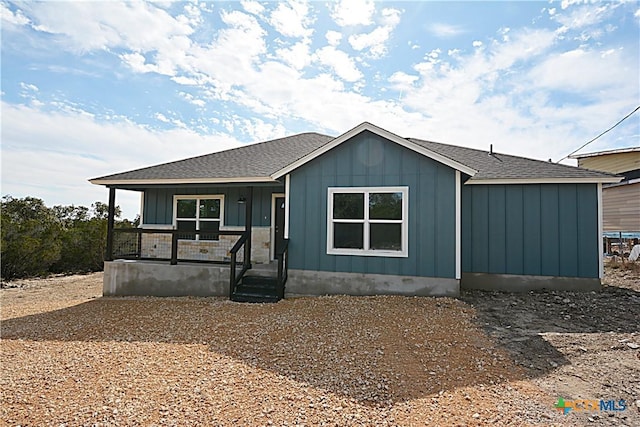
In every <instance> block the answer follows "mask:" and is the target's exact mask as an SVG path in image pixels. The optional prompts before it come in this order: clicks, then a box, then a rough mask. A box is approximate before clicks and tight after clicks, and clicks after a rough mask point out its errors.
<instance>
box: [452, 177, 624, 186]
mask: <svg viewBox="0 0 640 427" xmlns="http://www.w3.org/2000/svg"><path fill="white" fill-rule="evenodd" d="M620 180H622V177H616V176H612V177H598V178H595V177H594V178H586V177H585V178H493V179H491V178H480V179H474V178H471V179H469V180H467V182H465V185H480V184H489V185H498V184H612V183H617V182H620Z"/></svg>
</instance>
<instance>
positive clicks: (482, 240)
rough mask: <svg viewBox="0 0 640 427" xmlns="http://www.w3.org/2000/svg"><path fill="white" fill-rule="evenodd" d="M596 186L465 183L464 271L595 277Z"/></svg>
mask: <svg viewBox="0 0 640 427" xmlns="http://www.w3.org/2000/svg"><path fill="white" fill-rule="evenodd" d="M597 215H598V194H597V184H523V185H514V184H510V185H495V184H494V185H463V188H462V271H463V272H469V273H489V274H513V275H528V276H557V277H582V278H597V277H598V274H599V254H598V217H597Z"/></svg>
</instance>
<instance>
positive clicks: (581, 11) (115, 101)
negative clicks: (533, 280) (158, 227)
mask: <svg viewBox="0 0 640 427" xmlns="http://www.w3.org/2000/svg"><path fill="white" fill-rule="evenodd" d="M0 13H1V18H2V20H1V28H2V30H1V37H2V39H1V46H2V47H1V49H2V52H1V53H2V57H1V67H2V68H1V72H2V81H1V83H2V92H1V95H2V101H1V127H2V131H1V137H2V142H1V151H0V155H1V157H2V163H1V165H2V181H1V192H2V195H11V196H13V197H26V196H32V197H38V198H41V199H43V200H44V201H45V203H46V204H47V205H48V206H53V205H71V204H74V205H84V206H89V205H91V203H93V202H95V201H102V202H107V199H108V190H107V189H106V188H105V187H102V186H96V185H92V184H90V183H89V182H88V179H90V178H95V177H99V176H103V175H108V174H112V173H116V172H122V171H127V170H131V169H136V168H139V167H144V166H149V165H154V164H159V163H164V162H169V161H174V160H179V159H183V158H187V157H191V156H196V155H201V154H206V153H212V152H216V151H220V150H224V149H228V148H233V147H237V146H241V145H245V144H250V143H256V142H261V141H266V140H270V139H274V138H278V137H282V136H286V135H292V134H295V133H300V132H320V133H324V134H328V135H334V136H338V135H340V134H342V133H344V132H346V131H348V130H349V129H351V128H353V127H355V126H357V125H358V124H360V123H362V122H363V121H368V122H371V123H373V124H375V125H377V126H379V127H382V128H384V129H386V130H388V131H391V132H394V133H396V134H398V135H400V136H402V137H415V138H420V139H426V140H431V141H437V142H443V143H449V144H455V145H461V146H467V147H472V148H479V149H484V150H488V149H489V145H490V144H493V149H494V151H497V152H502V153H508V154H515V155H521V156H527V157H532V158H536V159H542V160H548V159H552V160H553V161H557V160H559V159H561V158H562V157H564V156H566V155H567V154H569V153H571V152H572V151H574V150H575V149H576V148H578V147H580V146H581V145H582V144H584V143H585V142H587V141H589V140H590V139H592V138H594V137H595V136H597V135H598V134H599V133H601V132H602V131H604V130H606V129H608V128H609V127H611V126H612V125H613V124H615V123H616V122H617V121H618V120H620V119H621V118H622V117H624V116H625V115H627V114H628V113H630V112H631V111H633V110H634V108H636V107H637V106H638V105H640V77H639V76H640V41H639V40H640V5H639V3H638V2H637V1H626V2H625V1H623V2H611V1H607V2H591V1H589V2H583V1H577V0H563V1H561V2H558V1H554V2H499V1H496V2H479V1H472V2H431V1H429V2H386V1H384V2H383V1H380V2H371V1H364V0H345V1H338V2H320V1H312V2H303V1H290V2H256V1H250V0H247V1H239V2H217V1H216V2H171V1H167V2H154V3H144V2H115V1H109V2H107V1H93V2H79V1H74V2H71V1H56V2H52V1H50V2H7V1H1V2H0ZM639 140H640V113H636V114H634V115H632V116H631V117H629V119H627V120H625V121H624V122H623V123H622V124H620V125H619V126H617V127H616V128H615V129H613V130H612V131H611V132H609V133H607V134H606V135H604V136H602V137H601V138H599V139H597V140H596V141H595V142H593V143H591V144H590V145H588V146H587V147H585V148H584V149H583V150H582V151H580V152H581V153H585V152H593V151H599V150H607V149H615V148H625V147H633V146H639V145H640V141H639ZM566 163H568V164H575V160H569V161H566ZM117 204H118V205H120V206H121V208H122V210H123V216H124V217H126V218H134V217H135V216H136V214H137V213H138V211H139V206H140V195H139V194H138V193H136V192H129V191H118V192H117Z"/></svg>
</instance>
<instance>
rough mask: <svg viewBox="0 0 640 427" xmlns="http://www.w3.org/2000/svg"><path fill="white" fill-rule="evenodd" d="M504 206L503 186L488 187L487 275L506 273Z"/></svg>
mask: <svg viewBox="0 0 640 427" xmlns="http://www.w3.org/2000/svg"><path fill="white" fill-rule="evenodd" d="M505 215H506V205H505V188H504V185H490V186H489V232H488V235H489V273H495V274H502V273H504V272H505V271H506V269H507V266H506V254H505V249H506V230H505V224H506V218H505Z"/></svg>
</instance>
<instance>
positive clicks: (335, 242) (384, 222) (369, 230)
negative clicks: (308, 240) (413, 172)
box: [327, 187, 409, 257]
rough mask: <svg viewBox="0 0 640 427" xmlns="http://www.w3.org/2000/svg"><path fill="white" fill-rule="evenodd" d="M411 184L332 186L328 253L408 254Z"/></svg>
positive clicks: (405, 255)
mask: <svg viewBox="0 0 640 427" xmlns="http://www.w3.org/2000/svg"><path fill="white" fill-rule="evenodd" d="M408 195H409V188H408V187H357V188H356V187H344V188H336V187H333V188H329V203H328V215H327V217H328V225H327V253H328V254H333V255H366V256H395V257H407V256H409V255H408V254H409V252H408V241H409V238H408V236H409V234H408V226H407V224H408Z"/></svg>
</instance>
